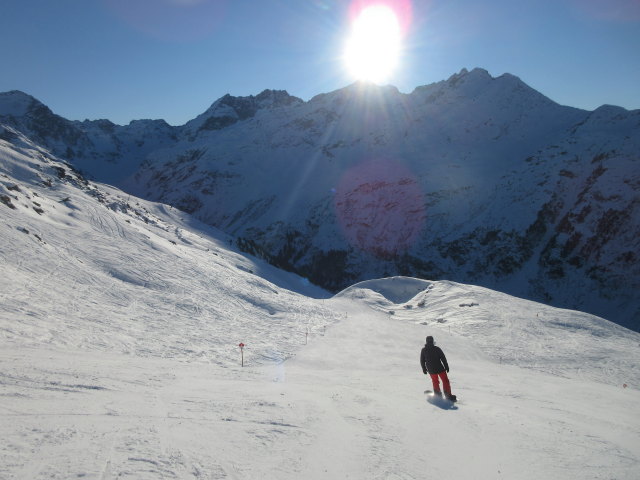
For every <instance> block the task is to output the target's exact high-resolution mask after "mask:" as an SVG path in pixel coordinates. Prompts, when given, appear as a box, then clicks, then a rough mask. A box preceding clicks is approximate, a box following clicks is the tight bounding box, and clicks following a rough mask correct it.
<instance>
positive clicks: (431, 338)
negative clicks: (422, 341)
mask: <svg viewBox="0 0 640 480" xmlns="http://www.w3.org/2000/svg"><path fill="white" fill-rule="evenodd" d="M427 345H433V337H432V336H431V335H429V336H428V337H427Z"/></svg>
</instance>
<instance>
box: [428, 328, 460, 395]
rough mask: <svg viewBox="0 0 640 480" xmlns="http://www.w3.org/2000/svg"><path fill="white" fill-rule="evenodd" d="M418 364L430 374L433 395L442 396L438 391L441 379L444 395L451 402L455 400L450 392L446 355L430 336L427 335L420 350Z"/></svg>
mask: <svg viewBox="0 0 640 480" xmlns="http://www.w3.org/2000/svg"><path fill="white" fill-rule="evenodd" d="M420 366H421V367H422V371H423V373H424V374H425V375H426V374H427V373H428V374H429V375H430V376H431V383H433V393H434V394H435V395H439V396H442V392H441V391H440V381H439V380H442V387H443V389H444V395H445V397H446V398H447V399H449V400H451V401H452V402H455V401H456V396H455V395H453V394H452V393H451V385H450V383H449V377H448V376H447V373H448V372H449V364H448V363H447V357H445V356H444V353H443V352H442V350H441V349H440V347H436V346H435V343H434V341H433V337H432V336H428V337H427V343H426V345H425V346H424V347H423V348H422V352H420Z"/></svg>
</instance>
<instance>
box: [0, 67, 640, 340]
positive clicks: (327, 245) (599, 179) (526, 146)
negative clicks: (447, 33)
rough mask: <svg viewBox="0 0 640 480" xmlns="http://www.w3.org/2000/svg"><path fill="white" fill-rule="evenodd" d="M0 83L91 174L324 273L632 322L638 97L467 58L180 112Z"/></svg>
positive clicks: (324, 282)
mask: <svg viewBox="0 0 640 480" xmlns="http://www.w3.org/2000/svg"><path fill="white" fill-rule="evenodd" d="M2 95H4V97H2V96H1V95H0V98H3V99H1V100H0V114H1V115H0V121H2V122H4V123H6V124H8V125H11V126H12V127H13V128H15V129H18V130H20V131H21V132H22V133H23V134H25V135H27V136H28V137H29V138H31V139H34V141H36V142H37V143H38V144H40V145H43V146H45V147H46V148H49V149H50V150H51V151H52V152H53V153H55V154H57V155H60V156H62V157H63V158H65V159H67V160H68V161H70V162H72V163H73V165H74V166H75V167H76V168H78V169H80V170H81V171H82V172H85V173H86V174H88V175H89V177H90V178H95V179H98V180H101V181H105V182H108V183H112V184H114V185H116V186H118V187H120V188H122V189H124V190H125V191H128V192H130V193H132V194H134V195H137V196H139V197H142V198H146V199H149V200H153V201H159V202H163V203H166V204H170V205H173V206H174V207H176V208H179V209H181V210H182V211H185V212H187V213H190V214H192V215H193V216H195V217H196V218H198V219H199V220H201V221H203V222H204V223H206V224H209V225H213V226H215V227H217V228H219V229H221V230H223V231H225V232H226V233H228V234H230V235H232V236H234V237H235V239H236V244H237V246H239V247H240V248H242V249H243V250H245V251H247V252H249V253H252V254H255V255H259V256H261V257H262V258H264V259H266V260H267V261H269V262H270V263H271V264H273V265H276V266H278V267H281V268H284V269H286V270H289V271H293V272H297V273H298V274H300V275H302V276H304V277H306V278H308V279H309V280H310V281H311V282H313V283H315V284H318V285H320V286H322V287H324V288H326V289H329V290H331V291H334V292H336V291H339V290H341V289H343V288H345V287H347V286H348V285H350V284H352V283H354V282H357V281H361V280H366V279H370V278H377V277H384V276H391V275H408V276H415V277H420V278H438V279H449V280H452V281H457V282H463V283H473V284H477V285H483V286H485V287H488V288H492V289H497V290H500V291H503V292H507V293H510V294H513V295H517V296H520V297H524V298H529V299H532V300H537V301H543V302H546V303H549V304H552V305H555V306H560V307H566V308H573V309H580V310H584V311H589V312H591V313H594V314H598V315H601V316H604V317H606V318H608V319H611V320H613V321H615V322H617V323H619V324H621V325H625V326H627V327H629V328H632V329H635V330H637V329H638V328H640V324H639V323H638V322H639V321H640V298H639V296H638V293H637V292H638V291H640V262H639V261H638V253H637V252H638V251H640V243H639V242H640V240H638V239H639V238H640V236H639V234H640V211H639V202H638V198H640V195H639V185H640V177H639V175H640V168H638V154H637V152H638V151H640V111H626V110H624V109H622V108H619V107H612V106H603V107H600V108H598V109H597V110H595V111H593V112H589V111H584V110H579V109H575V108H571V107H565V106H561V105H558V104H556V103H555V102H553V101H551V100H550V99H548V98H546V97H544V96H543V95H542V94H540V93H539V92H537V91H535V90H534V89H532V88H530V87H529V86H528V85H526V84H525V83H524V82H522V81H521V80H520V79H519V78H517V77H515V76H513V75H510V74H504V75H502V76H499V77H497V78H494V77H492V76H491V75H489V73H488V72H486V71H485V70H482V69H474V70H472V71H467V70H462V71H461V72H460V73H458V74H455V75H452V76H451V77H450V78H449V79H447V80H445V81H442V82H437V83H434V84H431V85H426V86H423V87H418V88H416V89H415V90H414V91H413V92H411V93H410V94H403V93H400V92H399V91H398V90H397V89H396V88H394V87H391V86H388V87H378V86H374V85H370V84H364V83H356V84H353V85H350V86H348V87H346V88H344V89H341V90H337V91H335V92H330V93H327V94H321V95H318V96H316V97H314V98H312V99H311V100H309V101H308V102H304V101H302V100H300V99H298V98H295V97H293V96H290V95H288V94H287V93H286V92H282V91H272V90H265V91H264V92H262V93H261V94H259V95H257V96H250V97H232V96H230V95H227V96H225V97H222V98H221V99H219V100H217V101H216V102H214V103H213V105H212V106H211V107H210V108H209V109H208V110H207V111H205V112H204V113H203V114H202V115H200V116H198V117H197V118H196V119H194V120H192V121H190V122H188V123H187V124H185V125H183V126H179V127H170V126H168V125H166V124H164V123H161V121H158V122H156V123H152V122H150V121H142V123H140V124H139V125H136V122H132V124H130V125H128V126H123V127H121V126H114V125H112V124H110V123H107V122H106V121H97V122H87V121H85V122H69V121H66V120H64V119H61V118H60V117H56V116H55V115H54V114H52V113H51V112H50V111H48V109H46V107H44V106H42V105H40V106H38V105H37V103H34V102H35V101H33V100H31V104H28V105H31V106H30V107H29V108H25V107H24V106H23V107H22V108H21V109H20V108H17V107H15V106H14V107H11V106H9V107H2V105H7V104H11V102H10V101H9V100H8V98H10V97H11V96H13V97H16V96H21V95H22V96H24V94H19V93H16V92H13V93H10V94H2ZM15 103H17V104H20V105H24V104H25V103H26V102H24V101H22V102H18V101H14V104H15ZM34 105H35V106H34ZM12 108H13V110H12ZM5 112H9V113H5ZM47 122H50V124H51V127H42V128H37V127H36V126H37V125H47ZM69 132H74V134H73V135H72V134H71V133H69ZM137 135H140V136H137ZM134 139H138V140H137V141H136V140H134ZM69 146H70V147H71V151H70V152H67V150H66V149H67V147H69ZM67 153H69V154H67ZM71 154H73V158H71V156H72V155H71ZM110 162H112V163H110Z"/></svg>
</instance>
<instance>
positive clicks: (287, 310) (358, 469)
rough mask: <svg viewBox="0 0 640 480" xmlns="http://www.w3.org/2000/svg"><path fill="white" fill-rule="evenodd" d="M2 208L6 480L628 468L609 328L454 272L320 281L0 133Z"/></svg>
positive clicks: (0, 389) (555, 473)
mask: <svg viewBox="0 0 640 480" xmlns="http://www.w3.org/2000/svg"><path fill="white" fill-rule="evenodd" d="M0 212H2V216H1V217H0V219H1V221H0V239H1V242H0V245H1V246H2V247H1V248H0V258H1V261H2V265H3V273H4V274H3V275H2V276H1V277H0V416H2V422H0V435H1V436H2V438H3V442H2V444H1V445H0V477H1V478H25V479H26V478H28V479H35V480H37V479H50V478H89V479H93V478H95V479H109V478H136V479H157V478H179V479H193V478H218V479H225V478H235V479H251V478H264V479H298V478H308V479H312V480H315V479H324V478H355V479H365V478H366V479H390V478H402V479H420V478H424V477H425V472H429V474H430V475H431V474H432V475H434V476H438V477H443V478H445V477H447V478H458V479H462V480H465V479H494V478H501V477H504V478H510V479H514V480H529V479H531V480H533V479H538V478H541V477H542V478H564V479H569V480H570V479H580V480H584V479H597V478H616V479H619V480H626V479H629V480H630V479H634V478H636V477H637V472H638V469H639V468H640V433H639V432H640V423H639V419H640V407H639V405H640V389H639V388H638V386H639V385H640V372H639V371H638V369H637V365H638V363H639V362H640V352H639V350H638V344H639V343H640V334H638V333H636V332H633V331H630V330H629V329H626V328H624V327H622V326H620V325H617V324H615V323H612V322H610V321H607V320H605V319H602V318H599V317H595V316H593V315H590V314H587V313H582V312H577V311H571V310H562V309H558V308H554V307H551V306H548V305H544V304H541V303H535V302H531V301H528V300H524V299H519V298H515V297H512V296H509V295H507V294H504V293H499V292H496V291H492V290H489V289H486V288H483V287H478V286H471V285H465V284H460V283H455V282H452V281H429V280H422V279H417V278H410V277H390V278H382V279H375V280H367V281H364V282H361V283H357V284H355V285H351V286H349V287H348V288H347V289H345V290H343V291H341V292H340V293H338V294H336V295H334V296H331V295H330V294H328V293H327V292H326V291H323V290H321V289H319V288H318V287H315V286H313V285H311V284H310V283H309V282H308V281H307V280H306V279H305V278H302V277H300V276H297V275H295V274H292V273H288V272H284V271H282V270H278V269H276V268H275V267H273V266H272V265H269V264H268V263H266V262H265V261H264V260H261V259H259V258H256V257H254V256H251V255H247V254H245V253H242V252H240V251H239V250H238V249H237V247H236V246H235V245H234V244H235V240H234V238H233V237H231V236H229V235H227V234H225V233H223V232H221V231H219V230H217V229H215V228H214V227H211V226H209V225H207V224H204V223H202V222H201V221H199V220H198V219H197V218H195V217H194V216H192V215H189V214H187V213H184V212H182V211H180V210H177V209H175V208H173V207H171V206H169V205H166V204H161V203H154V202H151V201H147V200H143V199H139V198H136V197H133V196H131V195H129V194H127V193H125V192H122V191H120V190H118V189H116V188H114V187H111V186H109V185H106V184H102V183H97V182H93V181H89V180H87V179H86V178H84V176H83V175H81V174H80V173H79V172H78V171H77V170H75V168H74V166H73V165H71V164H70V163H68V162H67V161H66V160H64V159H60V158H58V157H56V156H55V155H52V154H51V152H50V151H47V150H45V149H44V148H42V147H41V146H40V145H38V144H37V143H34V142H33V141H32V140H31V139H29V138H27V137H26V136H24V135H23V134H22V133H20V132H19V131H17V130H15V129H13V128H11V127H8V126H5V127H2V129H0ZM426 335H433V336H434V337H435V338H436V342H437V344H438V345H439V346H441V347H442V348H443V350H444V351H445V353H446V355H447V357H448V360H449V364H450V366H451V371H450V377H451V380H452V387H453V390H454V393H456V394H457V395H458V397H459V399H460V402H459V403H458V404H457V405H450V404H446V403H441V402H438V401H437V400H433V399H431V398H430V397H428V396H425V394H424V393H423V392H424V390H426V389H428V388H431V385H430V382H429V380H428V377H425V376H424V375H423V374H422V371H421V369H420V366H419V364H418V359H419V353H420V349H421V347H422V345H423V343H424V339H425V336H426ZM241 342H242V343H244V344H245V347H244V350H243V357H241V355H240V353H241V352H240V350H239V348H238V346H239V344H240V343H241ZM241 361H244V366H241ZM434 432H437V435H436V434H435V433H434ZM529 465H535V466H536V468H535V469H531V468H527V466H529Z"/></svg>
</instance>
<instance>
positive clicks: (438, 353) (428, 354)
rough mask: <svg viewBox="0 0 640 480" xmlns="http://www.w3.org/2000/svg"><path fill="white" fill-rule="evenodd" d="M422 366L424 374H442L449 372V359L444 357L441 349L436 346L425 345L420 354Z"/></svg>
mask: <svg viewBox="0 0 640 480" xmlns="http://www.w3.org/2000/svg"><path fill="white" fill-rule="evenodd" d="M420 366H421V367H422V371H423V372H424V373H427V372H428V373H440V372H444V371H445V370H446V371H447V372H448V371H449V364H448V363H447V357H445V356H444V353H443V352H442V350H440V347H436V346H435V345H425V346H424V348H423V349H422V352H420Z"/></svg>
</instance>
